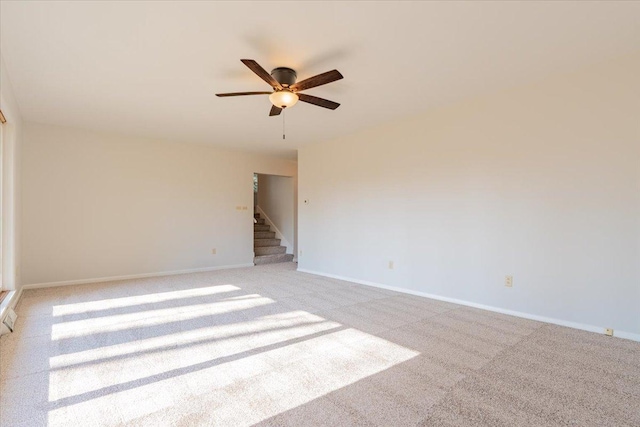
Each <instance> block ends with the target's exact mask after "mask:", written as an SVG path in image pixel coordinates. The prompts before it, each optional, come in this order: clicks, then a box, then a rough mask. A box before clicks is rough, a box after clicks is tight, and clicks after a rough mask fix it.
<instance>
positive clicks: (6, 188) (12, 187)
mask: <svg viewBox="0 0 640 427" xmlns="http://www.w3.org/2000/svg"><path fill="white" fill-rule="evenodd" d="M0 110H2V112H3V114H4V116H5V118H6V119H7V123H5V124H3V125H0V126H1V129H0V131H1V132H2V153H1V158H2V180H1V182H2V191H1V197H2V224H1V227H2V231H1V235H2V238H1V240H2V248H1V249H2V250H1V253H2V285H3V287H4V288H5V289H9V290H15V289H18V288H20V283H21V280H20V228H21V227H20V219H19V217H20V191H19V190H20V155H21V146H22V143H21V141H22V117H21V115H20V109H19V106H18V103H17V102H16V99H15V97H14V94H13V89H12V87H11V81H10V78H9V75H8V73H7V70H6V68H5V64H4V60H3V59H2V57H0Z"/></svg>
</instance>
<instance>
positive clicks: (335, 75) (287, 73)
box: [216, 59, 343, 116]
mask: <svg viewBox="0 0 640 427" xmlns="http://www.w3.org/2000/svg"><path fill="white" fill-rule="evenodd" d="M241 61H242V63H243V64H244V65H246V66H247V67H249V69H250V70H251V71H253V72H254V73H256V74H257V75H258V77H260V78H261V79H262V80H264V81H265V82H267V83H268V84H269V86H271V87H272V88H273V91H272V92H233V93H217V94H216V96H220V97H226V96H244V95H269V100H270V101H271V103H272V104H273V106H272V107H271V111H270V112H269V115H270V116H277V115H279V114H280V113H281V112H282V110H283V109H285V108H291V107H293V106H294V105H295V103H296V102H298V100H300V101H302V102H307V103H309V104H313V105H317V106H319V107H324V108H328V109H330V110H335V109H336V108H338V107H339V106H340V104H338V103H337V102H333V101H329V100H328V99H323V98H318V97H317V96H311V95H307V94H305V93H300V92H301V91H303V90H306V89H311V88H313V87H317V86H322V85H326V84H327V83H331V82H335V81H336V80H340V79H342V78H343V77H342V74H340V72H339V71H338V70H331V71H327V72H326V73H322V74H318V75H317V76H313V77H309V78H308V79H305V80H302V81H301V82H298V83H296V78H297V77H298V76H297V74H296V72H295V71H294V70H292V69H291V68H287V67H278V68H275V69H273V70H272V71H271V74H269V73H267V71H266V70H265V69H264V68H262V67H261V66H260V64H258V63H257V62H256V61H254V60H253V59H241Z"/></svg>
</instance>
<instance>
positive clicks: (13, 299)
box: [0, 288, 22, 323]
mask: <svg viewBox="0 0 640 427" xmlns="http://www.w3.org/2000/svg"><path fill="white" fill-rule="evenodd" d="M21 296H22V288H20V289H18V290H17V291H10V293H9V295H8V296H7V297H6V298H5V299H4V301H2V304H0V323H2V321H3V320H4V318H5V316H6V315H7V310H8V309H12V310H15V308H16V305H18V302H19V301H20V297H21Z"/></svg>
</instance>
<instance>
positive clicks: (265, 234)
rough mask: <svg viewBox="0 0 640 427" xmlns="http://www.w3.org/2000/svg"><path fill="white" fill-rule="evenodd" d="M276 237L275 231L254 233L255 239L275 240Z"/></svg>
mask: <svg viewBox="0 0 640 427" xmlns="http://www.w3.org/2000/svg"><path fill="white" fill-rule="evenodd" d="M275 237H276V232H275V231H255V232H254V233H253V238H254V239H274V238H275Z"/></svg>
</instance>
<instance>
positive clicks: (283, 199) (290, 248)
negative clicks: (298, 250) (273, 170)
mask: <svg viewBox="0 0 640 427" xmlns="http://www.w3.org/2000/svg"><path fill="white" fill-rule="evenodd" d="M294 194H295V190H294V178H293V177H286V176H276V175H264V174H259V175H258V206H259V207H260V209H262V210H263V212H264V213H265V215H267V217H268V218H269V220H270V221H271V222H272V223H273V226H274V227H276V228H277V230H278V231H279V232H280V233H281V235H282V236H281V237H280V236H277V237H278V238H282V242H281V244H282V245H283V246H286V247H287V253H288V254H295V248H294V242H295V235H294V230H295V215H294Z"/></svg>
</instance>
